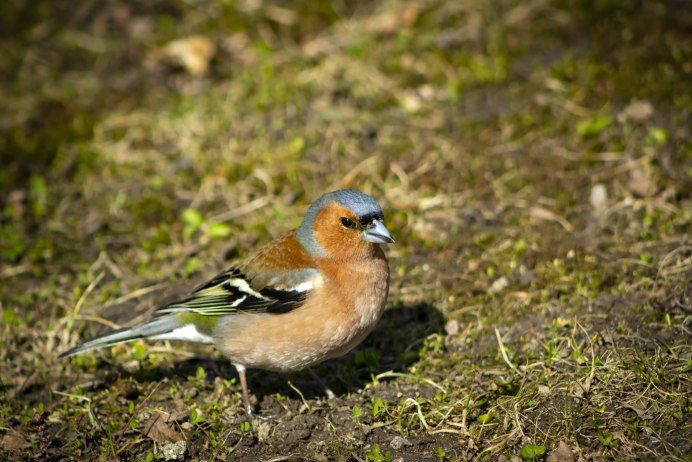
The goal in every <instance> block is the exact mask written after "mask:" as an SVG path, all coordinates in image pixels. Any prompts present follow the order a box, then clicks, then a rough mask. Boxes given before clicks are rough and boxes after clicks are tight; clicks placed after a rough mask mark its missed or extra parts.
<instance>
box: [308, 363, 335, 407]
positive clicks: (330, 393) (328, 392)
mask: <svg viewBox="0 0 692 462" xmlns="http://www.w3.org/2000/svg"><path fill="white" fill-rule="evenodd" d="M308 374H310V377H312V378H313V379H314V380H315V381H316V382H317V383H319V384H320V385H322V388H324V394H325V395H327V399H334V398H336V395H335V394H334V392H333V391H332V390H331V389H330V388H329V387H328V386H327V385H326V384H325V383H324V382H323V381H322V379H321V378H320V377H319V376H318V375H317V374H315V371H313V370H312V369H311V368H309V367H308Z"/></svg>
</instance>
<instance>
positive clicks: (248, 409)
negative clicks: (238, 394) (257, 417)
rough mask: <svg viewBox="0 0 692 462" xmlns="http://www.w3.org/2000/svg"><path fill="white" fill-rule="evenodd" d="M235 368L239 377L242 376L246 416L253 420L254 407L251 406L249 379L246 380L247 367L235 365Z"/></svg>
mask: <svg viewBox="0 0 692 462" xmlns="http://www.w3.org/2000/svg"><path fill="white" fill-rule="evenodd" d="M234 366H235V368H236V369H237V370H238V375H239V376H240V386H241V387H242V388H243V405H244V406H245V414H246V415H247V416H248V417H249V418H250V419H253V418H254V416H253V415H252V406H250V394H249V393H248V391H247V379H246V378H245V366H241V365H239V364H234Z"/></svg>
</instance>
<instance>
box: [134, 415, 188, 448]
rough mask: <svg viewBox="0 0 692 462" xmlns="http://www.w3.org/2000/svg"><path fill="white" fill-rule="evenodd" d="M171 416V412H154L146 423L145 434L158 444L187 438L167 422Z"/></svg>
mask: <svg viewBox="0 0 692 462" xmlns="http://www.w3.org/2000/svg"><path fill="white" fill-rule="evenodd" d="M169 417H170V416H169V414H167V413H165V412H162V411H154V412H152V414H151V418H149V420H148V421H147V423H146V424H145V425H144V434H145V435H146V436H148V437H149V438H151V439H152V440H154V441H155V442H157V443H158V444H163V443H177V442H178V441H183V440H184V439H185V438H183V436H182V435H180V433H178V432H176V431H175V430H174V429H173V427H171V426H170V425H168V424H167V423H166V422H167V421H168V419H169Z"/></svg>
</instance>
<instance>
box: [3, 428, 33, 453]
mask: <svg viewBox="0 0 692 462" xmlns="http://www.w3.org/2000/svg"><path fill="white" fill-rule="evenodd" d="M29 446H31V445H30V444H29V443H28V442H27V441H26V440H25V439H24V437H23V436H22V435H20V434H19V433H17V432H14V431H13V432H10V433H7V434H6V435H3V436H2V438H0V448H2V449H4V450H6V451H18V450H20V449H26V448H28V447H29Z"/></svg>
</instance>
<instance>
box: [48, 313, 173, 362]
mask: <svg viewBox="0 0 692 462" xmlns="http://www.w3.org/2000/svg"><path fill="white" fill-rule="evenodd" d="M178 327H179V326H178V323H177V322H176V321H175V318H174V317H173V316H166V317H162V318H158V319H154V320H153V321H150V322H146V323H144V324H139V325H137V326H133V327H123V328H122V329H116V330H114V331H111V332H108V333H107V334H105V335H102V336H101V337H97V338H95V339H92V340H89V341H88V342H84V343H82V344H80V345H77V346H76V347H74V348H70V349H69V350H67V351H64V352H62V353H60V355H59V356H58V357H59V358H65V357H67V356H74V355H77V354H80V353H84V352H85V351H90V350H96V349H98V348H104V347H109V346H113V345H117V344H119V343H127V342H132V341H134V340H137V339H141V338H148V337H155V336H160V335H165V334H168V333H170V332H173V331H174V330H175V329H176V328H178Z"/></svg>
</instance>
